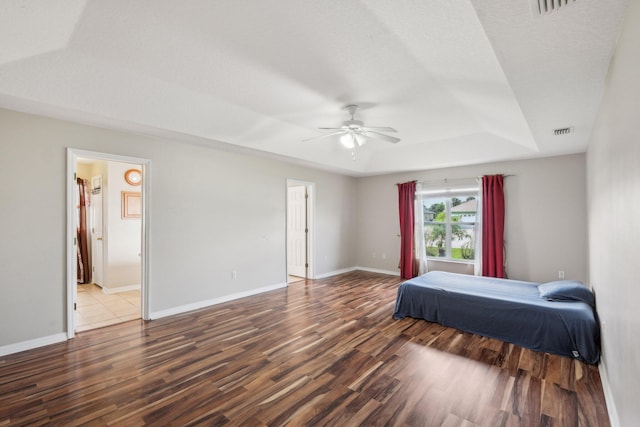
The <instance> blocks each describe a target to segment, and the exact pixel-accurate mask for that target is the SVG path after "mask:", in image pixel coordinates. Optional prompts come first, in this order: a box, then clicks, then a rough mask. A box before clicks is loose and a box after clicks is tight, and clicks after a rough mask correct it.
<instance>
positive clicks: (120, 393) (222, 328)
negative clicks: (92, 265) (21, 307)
mask: <svg viewBox="0 0 640 427" xmlns="http://www.w3.org/2000/svg"><path fill="white" fill-rule="evenodd" d="M399 283H400V279H399V278H397V277H392V276H386V275H380V274H374V273H367V272H352V273H347V274H342V275H339V276H334V277H331V278H328V279H323V280H315V281H311V280H308V281H303V282H298V283H295V284H294V285H291V286H290V287H289V288H287V289H281V290H276V291H272V292H268V293H264V294H261V295H257V296H253V297H248V298H243V299H241V300H236V301H232V302H229V303H225V304H220V305H217V306H214V307H211V308H206V309H202V310H198V311H194V312H190V313H185V314H181V315H177V316H172V317H168V318H164V319H159V320H154V321H151V322H143V321H131V322H127V323H122V324H118V325H114V326H109V327H105V328H101V329H96V330H92V331H87V332H83V333H79V334H78V335H77V337H76V338H75V339H73V340H70V341H67V342H65V343H59V344H54V345H50V346H47V347H43V348H39V349H35V350H31V351H27V352H22V353H18V354H14V355H9V356H5V357H2V358H0V426H4V425H92V426H102V425H115V426H138V425H179V426H186V425H211V426H223V425H224V426H283V425H290V426H303V425H313V426H315V425H318V426H325V425H326V426H359V425H363V426H383V425H385V426H475V425H479V426H608V425H609V421H608V418H607V412H606V407H605V401H604V395H603V391H602V387H601V383H600V376H599V373H598V368H597V367H596V366H593V365H587V364H584V363H582V362H578V361H575V360H572V359H569V358H565V357H561V356H555V355H549V354H545V353H539V352H535V351H531V350H526V349H523V348H520V347H518V346H515V345H512V344H508V343H504V342H501V341H497V340H494V339H489V338H483V337H480V336H477V335H473V334H468V333H464V332H460V331H458V330H455V329H451V328H445V327H442V326H439V325H437V324H434V323H429V322H426V321H423V320H415V319H410V318H407V319H403V320H400V321H395V320H393V319H392V318H391V314H392V312H393V308H394V302H395V296H396V290H397V285H398V284H399Z"/></svg>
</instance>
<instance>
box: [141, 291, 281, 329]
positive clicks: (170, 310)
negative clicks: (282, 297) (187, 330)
mask: <svg viewBox="0 0 640 427" xmlns="http://www.w3.org/2000/svg"><path fill="white" fill-rule="evenodd" d="M286 287H287V283H286V282H285V283H278V284H276V285H270V286H263V287H262V288H258V289H251V290H249V291H244V292H237V293H235V294H231V295H225V296H223V297H219V298H213V299H209V300H205V301H198V302H194V303H192V304H186V305H181V306H178V307H172V308H168V309H166V310H160V311H154V312H151V313H149V319H150V320H154V319H160V318H161V317H167V316H173V315H174V314H182V313H186V312H188V311H193V310H198V309H200V308H205V307H210V306H212V305H216V304H221V303H223V302H228V301H233V300H236V299H240V298H244V297H250V296H252V295H257V294H261V293H263V292H269V291H274V290H276V289H281V288H286Z"/></svg>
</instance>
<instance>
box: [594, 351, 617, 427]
mask: <svg viewBox="0 0 640 427" xmlns="http://www.w3.org/2000/svg"><path fill="white" fill-rule="evenodd" d="M598 370H599V371H600V380H601V382H602V391H603V392H604V400H605V402H606V404H607V413H608V414H609V422H610V423H611V427H621V425H622V424H620V418H619V417H618V410H617V409H616V402H615V400H614V399H613V393H612V391H611V383H610V382H609V374H607V364H606V363H605V361H604V358H603V357H602V355H601V356H600V364H599V365H598Z"/></svg>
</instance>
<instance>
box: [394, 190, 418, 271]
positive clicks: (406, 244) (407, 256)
mask: <svg viewBox="0 0 640 427" xmlns="http://www.w3.org/2000/svg"><path fill="white" fill-rule="evenodd" d="M415 198H416V182H415V181H411V182H405V183H403V184H398V207H399V211H400V277H401V278H402V279H411V278H412V277H415V276H416V273H415V269H414V265H415V262H414V259H415V257H414V256H413V253H414V242H413V239H414V237H413V236H414V227H415V212H414V210H415V208H414V206H415Z"/></svg>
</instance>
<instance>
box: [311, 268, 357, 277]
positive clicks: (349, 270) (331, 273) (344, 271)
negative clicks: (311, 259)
mask: <svg viewBox="0 0 640 427" xmlns="http://www.w3.org/2000/svg"><path fill="white" fill-rule="evenodd" d="M355 270H356V267H347V268H341V269H340V270H334V271H329V272H328V273H322V274H316V277H315V278H316V279H326V278H327V277H331V276H337V275H338V274H344V273H350V272H352V271H355Z"/></svg>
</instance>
